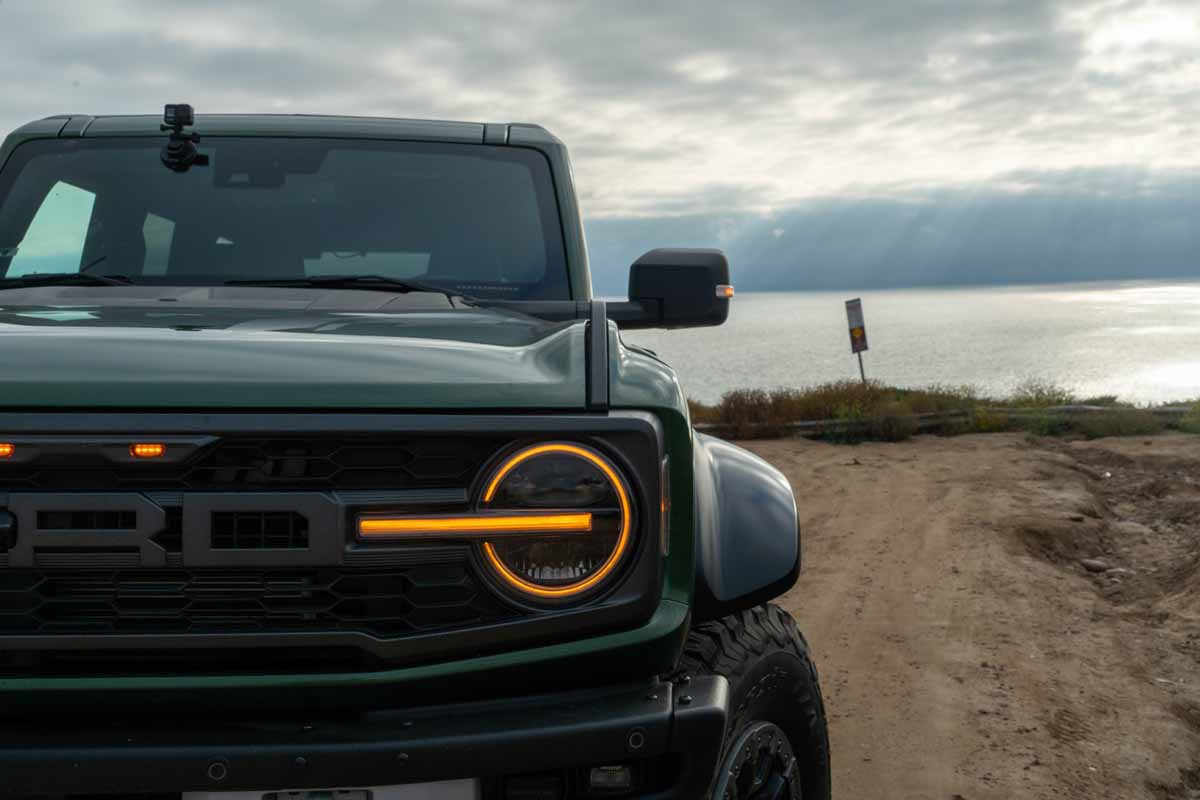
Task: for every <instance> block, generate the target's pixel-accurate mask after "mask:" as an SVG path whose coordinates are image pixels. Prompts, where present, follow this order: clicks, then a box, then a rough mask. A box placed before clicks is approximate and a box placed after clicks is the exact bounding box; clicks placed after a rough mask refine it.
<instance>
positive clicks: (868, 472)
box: [745, 434, 1200, 800]
mask: <svg viewBox="0 0 1200 800" xmlns="http://www.w3.org/2000/svg"><path fill="white" fill-rule="evenodd" d="M1136 444H1137V447H1139V448H1143V450H1140V451H1138V452H1137V453H1135V454H1133V455H1129V454H1123V453H1120V452H1116V451H1114V450H1113V449H1112V448H1114V447H1115V448H1117V449H1120V448H1121V447H1132V446H1133V443H1132V442H1127V441H1126V440H1121V442H1119V443H1117V444H1115V445H1112V444H1109V443H1108V442H1107V440H1102V441H1101V442H1096V443H1086V444H1083V443H1080V444H1078V445H1065V444H1062V443H1058V442H1045V443H1032V442H1029V441H1026V439H1025V438H1024V437H1023V436H1021V435H1009V434H990V435H981V436H964V437H956V438H950V439H940V438H934V437H920V438H918V439H916V440H913V441H910V442H903V443H895V444H887V443H870V444H864V445H859V446H856V447H846V446H836V445H828V444H824V443H818V442H811V441H807V440H799V439H788V440H776V441H763V442H750V443H745V445H746V446H748V447H749V448H750V449H752V450H755V451H756V452H758V453H759V454H760V455H763V456H764V457H766V458H767V459H768V460H770V461H772V462H773V463H774V464H775V465H776V466H777V467H779V468H780V469H782V470H783V471H784V472H785V473H786V474H787V475H788V477H789V479H790V480H791V481H792V485H793V488H794V489H795V491H796V496H797V501H798V504H799V507H800V510H801V521H802V526H803V529H804V559H805V562H804V571H803V573H802V575H801V578H800V582H799V584H798V585H797V587H796V588H795V589H793V591H792V592H790V593H789V594H788V595H787V596H786V597H784V598H783V599H782V601H781V602H782V603H783V605H784V606H785V607H786V608H787V609H788V610H789V611H791V612H792V613H793V614H794V615H795V616H796V618H797V619H798V620H799V621H800V623H801V627H802V628H803V629H804V630H805V632H806V634H808V636H809V638H810V640H811V642H812V643H813V647H814V650H815V654H816V658H817V663H818V666H819V668H820V670H821V676H822V681H823V684H824V687H825V690H826V694H827V705H828V708H829V712H830V719H831V723H830V724H831V736H832V740H833V741H832V746H833V761H834V772H835V775H834V777H835V797H845V798H900V799H903V798H965V799H966V800H981V799H982V800H988V799H990V798H995V799H996V800H1000V798H1011V797H1025V798H1041V797H1045V798H1052V797H1053V798H1063V797H1065V798H1107V797H1113V798H1170V799H1171V800H1174V799H1175V798H1188V797H1191V795H1189V794H1187V793H1186V792H1188V791H1190V789H1189V788H1188V786H1187V782H1188V781H1189V780H1191V778H1189V777H1188V775H1189V774H1190V773H1188V772H1187V771H1188V770H1190V769H1192V768H1194V767H1195V766H1196V765H1198V764H1200V733H1198V731H1197V728H1196V725H1195V722H1194V720H1193V719H1192V716H1191V712H1189V711H1187V709H1191V708H1197V709H1200V657H1197V654H1198V653H1200V638H1197V635H1196V634H1197V631H1198V630H1200V625H1197V624H1196V623H1197V622H1198V621H1200V599H1198V598H1197V596H1196V595H1197V593H1198V592H1200V582H1196V583H1193V582H1192V581H1191V578H1192V577H1194V575H1193V573H1190V572H1188V571H1187V570H1186V569H1182V568H1180V567H1178V564H1179V555H1178V552H1179V548H1180V547H1182V546H1184V545H1186V544H1187V541H1188V539H1187V535H1188V534H1187V533H1186V530H1184V529H1185V528H1186V525H1187V524H1188V520H1189V519H1190V517H1189V516H1188V515H1189V513H1190V508H1191V506H1189V505H1188V503H1187V502H1176V503H1175V505H1176V506H1177V507H1178V508H1181V509H1183V511H1182V512H1180V514H1179V515H1178V516H1179V518H1180V521H1179V522H1166V523H1163V525H1164V526H1167V527H1161V526H1160V527H1161V530H1155V529H1154V528H1152V527H1150V526H1149V525H1148V524H1147V520H1145V519H1142V518H1141V517H1139V513H1140V512H1138V511H1137V509H1139V508H1143V509H1144V507H1145V506H1144V502H1143V501H1142V500H1140V499H1137V498H1134V499H1130V498H1126V497H1123V496H1119V494H1120V493H1119V492H1117V493H1114V492H1112V491H1110V489H1109V485H1108V484H1105V483H1104V481H1108V480H1110V478H1105V477H1104V474H1105V473H1106V472H1108V473H1110V474H1111V473H1112V469H1105V468H1104V463H1105V461H1104V459H1107V458H1111V459H1112V460H1113V463H1114V465H1115V464H1116V462H1118V461H1121V463H1122V464H1123V466H1121V467H1120V469H1122V470H1129V469H1132V468H1131V467H1130V466H1129V463H1142V462H1141V461H1138V460H1137V459H1138V458H1143V459H1144V458H1147V457H1150V456H1152V455H1153V454H1155V453H1159V452H1161V454H1162V455H1161V459H1160V460H1161V461H1162V463H1161V464H1160V465H1159V466H1160V467H1161V469H1158V468H1151V467H1147V475H1146V476H1142V477H1143V478H1144V479H1145V480H1146V481H1153V480H1154V478H1153V476H1152V475H1150V474H1149V473H1151V472H1154V470H1155V469H1158V471H1159V472H1163V473H1164V474H1166V475H1168V476H1170V475H1172V474H1185V475H1186V474H1187V473H1188V470H1189V469H1190V468H1189V467H1185V466H1181V465H1184V464H1189V463H1190V464H1192V465H1200V439H1197V438H1194V437H1175V436H1164V437H1156V439H1155V440H1153V442H1152V443H1151V444H1150V445H1144V444H1141V440H1138V441H1137V443H1136ZM1106 453H1113V455H1111V456H1110V455H1105V454H1106ZM1122 459H1127V461H1122ZM1189 459H1190V460H1189ZM1197 477H1200V473H1198V474H1197ZM1139 480H1141V478H1139ZM1172 480H1175V481H1176V482H1175V483H1174V484H1172V483H1170V482H1169V481H1168V486H1167V488H1166V489H1162V487H1158V488H1157V489H1155V488H1154V487H1150V493H1151V494H1153V493H1154V492H1160V493H1161V496H1160V497H1159V498H1157V501H1161V502H1163V503H1164V504H1166V505H1164V507H1166V506H1168V505H1170V504H1171V502H1173V501H1172V498H1175V500H1179V495H1180V491H1181V487H1182V488H1186V486H1187V484H1186V481H1182V482H1180V481H1181V480H1182V479H1178V477H1177V478H1176V479H1172ZM1114 485H1115V484H1114ZM1131 491H1132V490H1131ZM1198 491H1200V490H1198ZM1134 500H1136V502H1134ZM1139 504H1141V505H1139ZM1156 513H1157V512H1156ZM1150 522H1152V523H1154V524H1157V523H1156V522H1154V521H1153V520H1150ZM1123 526H1124V527H1123ZM1138 526H1141V527H1138ZM1171 526H1174V527H1171ZM1096 548H1099V549H1100V550H1101V553H1100V554H1101V555H1103V556H1104V557H1106V558H1109V559H1112V560H1113V561H1114V562H1120V563H1122V564H1124V563H1126V562H1129V563H1132V564H1134V567H1132V568H1131V567H1118V569H1130V570H1131V572H1130V573H1128V574H1125V573H1121V572H1116V573H1114V574H1112V575H1109V574H1108V573H1105V574H1104V575H1103V576H1100V577H1097V576H1094V575H1091V574H1089V573H1088V572H1087V571H1086V570H1085V569H1083V568H1082V567H1080V566H1079V564H1078V560H1079V559H1080V558H1082V557H1088V556H1090V555H1094V554H1093V553H1092V552H1091V551H1092V550H1093V549H1096ZM1159 562H1161V565H1160V573H1156V574H1161V575H1162V576H1163V578H1162V580H1161V581H1158V582H1157V583H1156V582H1155V581H1154V580H1150V579H1149V578H1147V577H1144V576H1142V575H1141V573H1140V572H1137V569H1136V568H1137V567H1138V566H1141V565H1143V564H1145V565H1147V568H1149V566H1151V565H1154V564H1159ZM1168 563H1173V564H1175V565H1176V568H1175V569H1174V570H1170V569H1167V567H1166V566H1165V565H1166V564H1168ZM1156 587H1157V588H1156ZM1114 588H1116V590H1117V592H1116V594H1113V592H1112V590H1113V589H1114ZM1106 593H1107V594H1108V595H1109V596H1107V597H1106ZM1164 615H1165V616H1164ZM1189 647H1191V648H1193V649H1192V650H1191V651H1189V649H1188V648H1189ZM1198 774H1200V773H1198ZM1197 780H1200V777H1198V778H1197Z"/></svg>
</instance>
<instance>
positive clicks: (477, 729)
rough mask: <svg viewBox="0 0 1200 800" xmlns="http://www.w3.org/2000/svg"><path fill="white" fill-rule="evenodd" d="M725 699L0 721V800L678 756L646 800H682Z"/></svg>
mask: <svg viewBox="0 0 1200 800" xmlns="http://www.w3.org/2000/svg"><path fill="white" fill-rule="evenodd" d="M684 695H686V696H687V698H688V699H687V700H683V699H682V697H683V696H684ZM728 702H729V700H728V684H727V682H726V681H725V679H724V678H721V677H709V678H702V679H697V680H694V681H692V683H691V684H689V685H687V686H684V687H675V686H672V685H671V684H667V683H663V682H660V681H654V682H648V683H645V684H641V685H635V686H624V687H619V688H612V689H604V690H594V691H585V692H571V693H562V694H553V695H542V696H537V697H532V698H522V699H517V700H501V701H486V702H480V703H470V704H461V705H454V706H440V707H432V708H424V709H420V710H415V711H412V712H409V713H404V712H387V713H374V714H367V715H363V716H359V717H355V718H346V719H341V720H312V721H309V722H304V721H291V720H285V721H280V720H275V721H259V722H248V721H225V722H221V721H212V720H194V719H188V718H186V717H184V718H179V717H174V718H169V715H166V714H164V715H163V716H161V717H148V718H141V719H139V720H137V721H132V720H125V721H121V722H119V723H118V722H114V723H112V724H111V725H109V726H107V727H104V728H95V729H79V728H68V727H62V728H59V727H50V726H48V725H45V724H42V725H38V724H32V723H30V724H26V723H21V722H17V721H15V720H8V721H4V722H3V724H2V725H0V775H3V776H4V779H3V781H0V797H3V796H17V795H30V794H33V795H47V794H49V795H53V794H73V793H87V794H118V793H120V794H134V793H150V792H182V791H240V790H263V791H271V790H280V789H289V788H297V787H301V788H304V787H312V788H317V787H330V786H339V787H340V786H345V787H362V786H380V785H390V784H397V783H418V782H423V781H437V780H449V779H455V778H471V777H489V776H495V775H505V774H514V773H521V772H536V771H540V770H552V769H559V768H565V767H572V766H587V765H589V764H602V763H612V762H620V761H627V760H632V759H645V758H654V757H660V756H665V755H668V754H677V755H678V756H679V757H680V763H681V764H682V771H681V773H680V775H679V779H678V780H677V781H676V785H675V786H673V787H672V788H671V789H670V790H669V791H666V792H664V793H659V794H656V795H654V797H655V798H661V799H662V800H666V798H692V800H694V798H697V797H702V796H703V794H704V792H705V790H706V789H707V786H708V782H709V780H710V779H711V777H712V772H713V769H714V766H715V764H716V761H717V758H718V756H719V753H720V748H721V743H722V739H723V734H724V727H725V719H726V715H727V711H728ZM639 743H640V746H639Z"/></svg>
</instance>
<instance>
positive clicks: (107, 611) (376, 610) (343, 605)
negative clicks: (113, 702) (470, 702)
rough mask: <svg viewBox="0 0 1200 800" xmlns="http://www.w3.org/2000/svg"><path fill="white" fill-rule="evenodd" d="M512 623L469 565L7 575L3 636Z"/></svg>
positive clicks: (2, 587) (0, 624) (392, 631)
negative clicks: (357, 568) (478, 580)
mask: <svg viewBox="0 0 1200 800" xmlns="http://www.w3.org/2000/svg"><path fill="white" fill-rule="evenodd" d="M511 616H513V612H512V611H510V610H509V609H507V608H505V607H504V606H502V605H501V604H500V603H498V602H497V601H496V600H495V599H493V598H492V597H491V596H490V595H489V594H488V592H487V591H486V590H485V589H483V587H481V586H479V585H478V584H477V582H476V581H475V579H474V578H472V576H471V574H470V572H469V571H468V570H467V568H466V567H465V566H464V565H461V564H442V565H429V566H413V567H397V568H391V569H363V570H347V569H338V568H328V569H296V570H71V571H66V570H62V571H32V570H7V571H0V635H22V634H24V635H29V634H66V635H73V634H126V633H159V634H163V633H238V632H245V631H250V632H263V633H286V632H302V631H325V632H327V631H361V632H364V633H370V634H373V635H376V636H380V637H397V636H404V635H407V634H412V633H418V632H421V631H426V630H447V629H453V628H458V627H463V626H470V625H476V624H487V623H491V622H496V621H500V620H503V619H507V618H509V617H511Z"/></svg>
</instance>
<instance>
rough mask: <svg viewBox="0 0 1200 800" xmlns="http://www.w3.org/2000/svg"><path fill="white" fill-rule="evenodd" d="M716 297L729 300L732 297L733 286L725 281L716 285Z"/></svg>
mask: <svg viewBox="0 0 1200 800" xmlns="http://www.w3.org/2000/svg"><path fill="white" fill-rule="evenodd" d="M717 297H719V298H721V299H722V300H730V299H732V298H733V287H732V286H730V285H729V284H727V283H721V284H718V285H717Z"/></svg>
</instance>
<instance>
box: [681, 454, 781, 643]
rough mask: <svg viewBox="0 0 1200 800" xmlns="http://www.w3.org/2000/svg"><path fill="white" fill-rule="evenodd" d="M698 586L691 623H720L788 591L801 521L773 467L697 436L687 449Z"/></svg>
mask: <svg viewBox="0 0 1200 800" xmlns="http://www.w3.org/2000/svg"><path fill="white" fill-rule="evenodd" d="M693 462H694V463H693V474H694V476H695V477H694V480H695V505H696V507H695V524H696V585H695V598H694V607H693V610H692V617H693V620H694V621H696V622H702V621H704V620H710V619H718V618H720V617H724V616H726V615H728V614H732V613H734V612H736V611H740V610H742V609H746V608H751V607H753V606H756V605H759V604H760V603H764V602H766V601H767V600H770V599H772V598H774V597H778V596H779V595H781V594H783V593H784V592H786V591H787V590H788V589H790V588H792V586H793V585H795V583H796V578H797V577H798V576H799V575H800V524H799V518H798V516H797V513H796V497H795V495H794V494H793V493H792V487H791V484H789V483H788V480H787V478H786V477H784V475H783V473H782V472H780V471H779V470H777V469H775V468H774V467H773V466H771V465H770V464H768V463H767V462H766V461H764V460H763V459H761V458H759V457H758V456H756V455H754V454H753V453H751V452H749V451H747V450H744V449H742V448H740V447H737V446H736V445H732V444H730V443H729V442H726V441H722V440H721V439H716V438H714V437H711V436H705V435H704V434H701V433H697V434H696V435H695V447H694V448H693Z"/></svg>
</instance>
